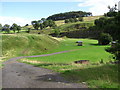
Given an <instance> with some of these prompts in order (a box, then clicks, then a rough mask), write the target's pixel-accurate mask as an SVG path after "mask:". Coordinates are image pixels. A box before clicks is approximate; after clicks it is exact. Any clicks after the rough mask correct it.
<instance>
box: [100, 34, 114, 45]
mask: <svg viewBox="0 0 120 90" xmlns="http://www.w3.org/2000/svg"><path fill="white" fill-rule="evenodd" d="M111 41H112V37H111V36H110V35H109V34H107V33H102V34H101V35H100V37H99V39H98V44H100V45H107V44H109V43H110V42H111Z"/></svg>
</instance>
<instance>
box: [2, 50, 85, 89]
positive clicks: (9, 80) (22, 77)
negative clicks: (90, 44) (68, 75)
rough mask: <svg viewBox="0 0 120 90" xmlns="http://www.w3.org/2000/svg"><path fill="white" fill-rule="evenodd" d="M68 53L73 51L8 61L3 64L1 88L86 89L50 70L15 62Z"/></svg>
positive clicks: (83, 85) (82, 85)
mask: <svg viewBox="0 0 120 90" xmlns="http://www.w3.org/2000/svg"><path fill="white" fill-rule="evenodd" d="M70 51H74V50H69V51H62V52H56V53H52V54H44V55H35V56H22V57H16V58H12V59H9V60H8V61H6V62H4V68H2V88H87V86H86V85H85V84H80V83H71V82H68V81H66V80H65V79H64V78H63V77H61V76H60V74H59V73H56V72H53V71H52V70H48V69H44V68H40V67H35V66H32V65H28V64H25V63H20V62H18V61H17V59H21V58H25V57H42V56H50V55H55V54H60V53H67V52H70Z"/></svg>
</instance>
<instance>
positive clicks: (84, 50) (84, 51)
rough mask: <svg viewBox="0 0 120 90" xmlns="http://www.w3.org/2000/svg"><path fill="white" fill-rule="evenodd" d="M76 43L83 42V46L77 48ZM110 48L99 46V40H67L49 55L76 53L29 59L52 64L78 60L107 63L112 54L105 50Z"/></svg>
mask: <svg viewBox="0 0 120 90" xmlns="http://www.w3.org/2000/svg"><path fill="white" fill-rule="evenodd" d="M76 41H83V46H77V43H75V42H76ZM106 47H109V45H108V46H99V45H97V40H92V39H65V40H63V41H61V43H60V46H59V48H57V49H54V50H51V51H49V52H47V53H54V52H59V51H65V50H74V49H77V50H76V51H72V52H67V53H61V54H56V55H53V56H47V57H36V58H29V59H32V60H38V61H39V60H40V61H44V62H52V63H72V62H73V61H76V60H90V62H99V61H100V60H101V59H102V60H103V61H105V62H107V61H109V60H110V56H111V54H109V53H107V52H106V51H105V50H104V49H105V48H106Z"/></svg>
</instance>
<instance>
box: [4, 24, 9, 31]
mask: <svg viewBox="0 0 120 90" xmlns="http://www.w3.org/2000/svg"><path fill="white" fill-rule="evenodd" d="M3 29H4V30H5V32H6V33H10V25H8V24H5V25H4V26H3Z"/></svg>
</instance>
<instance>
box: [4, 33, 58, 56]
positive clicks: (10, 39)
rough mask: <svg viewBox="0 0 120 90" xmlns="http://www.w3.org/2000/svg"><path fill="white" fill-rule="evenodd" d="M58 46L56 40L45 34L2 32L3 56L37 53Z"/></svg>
mask: <svg viewBox="0 0 120 90" xmlns="http://www.w3.org/2000/svg"><path fill="white" fill-rule="evenodd" d="M57 46H58V41H57V40H55V39H53V38H51V37H50V36H47V35H36V34H3V35H2V50H3V53H2V54H3V57H16V56H26V55H37V54H41V53H43V52H47V51H48V50H51V49H53V48H56V47H57Z"/></svg>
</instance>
